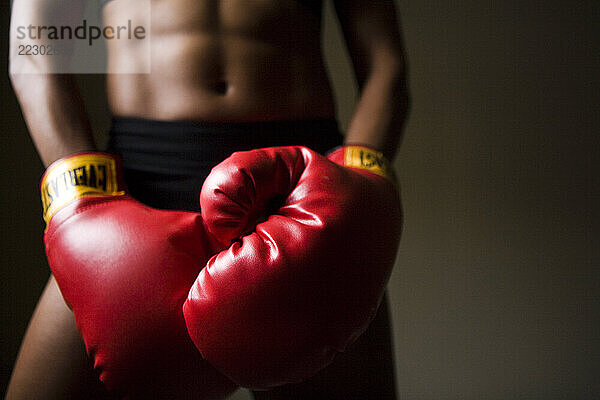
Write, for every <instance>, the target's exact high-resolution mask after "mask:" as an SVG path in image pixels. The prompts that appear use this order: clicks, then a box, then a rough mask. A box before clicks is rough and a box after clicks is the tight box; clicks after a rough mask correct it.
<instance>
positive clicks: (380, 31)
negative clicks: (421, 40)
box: [334, 0, 410, 158]
mask: <svg viewBox="0 0 600 400" xmlns="http://www.w3.org/2000/svg"><path fill="white" fill-rule="evenodd" d="M334 5H335V9H336V13H337V16H338V19H339V21H340V24H341V27H342V30H343V33H344V38H345V40H346V44H347V47H348V51H349V53H350V57H351V60H352V65H353V68H354V72H355V76H356V79H357V83H358V87H359V98H358V101H357V104H356V107H355V109H354V112H353V115H352V118H351V120H350V123H349V126H348V129H347V132H346V139H345V142H346V144H362V145H366V146H369V147H371V148H373V149H375V150H378V151H381V152H383V154H384V155H385V156H387V157H388V158H392V157H393V156H394V154H395V152H396V150H397V147H398V145H399V142H400V138H401V134H402V127H403V124H404V122H405V119H406V114H407V112H408V108H409V100H410V99H409V93H408V88H407V82H406V58H405V54H404V50H403V46H402V37H401V34H400V30H399V26H398V23H397V18H396V12H395V9H394V5H393V2H392V1H390V0H335V1H334Z"/></svg>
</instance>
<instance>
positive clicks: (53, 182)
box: [40, 153, 125, 224]
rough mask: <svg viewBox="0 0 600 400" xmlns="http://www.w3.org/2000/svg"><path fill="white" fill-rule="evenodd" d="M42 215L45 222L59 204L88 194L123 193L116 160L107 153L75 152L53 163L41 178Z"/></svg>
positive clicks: (57, 208)
mask: <svg viewBox="0 0 600 400" xmlns="http://www.w3.org/2000/svg"><path fill="white" fill-rule="evenodd" d="M40 190H41V192H42V206H43V216H44V221H46V224H48V223H49V222H50V219H51V218H52V216H53V215H54V214H55V213H56V212H57V211H58V210H60V209H61V208H63V207H64V206H66V205H67V204H68V203H70V202H72V201H73V200H75V199H78V198H81V197H87V196H99V195H108V196H113V195H122V194H124V193H125V192H123V191H119V183H118V180H117V161H116V160H115V158H114V157H113V156H111V155H109V154H100V153H86V154H77V155H74V156H70V157H67V158H63V159H61V160H58V161H56V162H55V163H53V164H52V165H51V166H50V167H49V168H48V170H47V171H46V173H45V174H44V177H43V178H42V183H41V185H40Z"/></svg>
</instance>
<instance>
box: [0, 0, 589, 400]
mask: <svg viewBox="0 0 600 400" xmlns="http://www.w3.org/2000/svg"><path fill="white" fill-rule="evenodd" d="M6 3H7V2H2V3H1V5H0V7H2V12H1V18H2V32H4V34H3V35H2V48H1V57H2V59H3V60H6V54H7V35H6V33H7V32H8V17H9V10H8V5H7V4H6ZM397 4H398V9H399V11H400V13H401V16H402V22H403V30H404V35H405V39H406V47H407V53H408V57H409V63H410V86H411V88H412V95H413V109H412V112H411V115H410V119H409V123H408V126H407V128H406V133H405V140H404V143H403V147H402V149H401V152H400V154H399V156H398V158H397V162H396V165H397V169H398V173H399V176H400V178H401V183H402V192H403V197H404V207H405V212H406V225H405V232H404V237H403V242H402V246H401V249H400V253H399V257H398V263H397V266H396V269H395V272H394V275H393V277H392V280H391V282H390V295H391V300H392V303H393V319H394V339H395V347H396V368H397V378H398V392H399V394H400V396H401V398H402V399H433V398H441V399H481V398H485V399H507V398H527V399H562V398H569V399H572V398H579V399H587V398H598V397H600V380H599V379H598V373H599V371H600V356H599V350H600V343H599V342H600V335H599V326H600V324H599V318H598V317H599V312H598V311H599V307H598V296H599V290H598V289H599V280H598V261H599V251H598V247H599V245H600V244H599V243H598V218H597V216H598V215H597V207H596V205H597V203H598V199H599V197H598V184H599V182H598V175H597V173H598V172H597V171H598V169H597V167H598V153H599V152H598V145H597V144H596V142H597V138H596V136H597V134H598V129H599V128H600V117H599V112H598V105H599V104H600V101H599V100H600V84H599V83H600V82H599V80H600V43H599V42H600V36H599V35H600V26H599V25H600V2H598V1H559V0H546V1H537V0H536V1H519V0H505V1H494V2H492V1H481V0H477V1H475V0H464V1H461V2H442V1H410V0H408V1H397ZM336 29H337V27H336V25H335V23H334V22H332V19H331V10H330V9H328V12H327V18H326V41H325V47H326V51H327V56H328V63H329V65H330V66H331V67H332V68H331V69H332V71H335V72H332V79H333V81H334V83H335V85H336V93H337V94H338V98H339V111H340V119H341V120H342V124H345V121H347V118H348V116H349V115H350V113H351V109H352V104H353V101H354V99H355V88H354V85H353V84H352V82H351V80H350V79H349V68H348V65H347V58H346V57H347V56H346V55H345V54H344V53H340V48H341V46H340V45H339V36H338V32H337V31H336ZM0 66H1V70H0V75H1V76H0V85H1V90H0V93H1V96H2V97H1V104H2V105H1V112H2V118H1V122H0V128H1V130H2V131H1V135H0V137H1V147H0V148H1V150H2V157H1V160H2V161H1V163H2V164H1V166H0V168H1V170H0V171H1V173H0V176H1V186H0V187H1V190H2V192H1V202H2V203H1V210H2V212H1V213H0V215H1V217H0V218H1V222H0V227H1V232H2V233H1V234H2V236H1V241H0V244H1V246H2V247H1V250H0V255H1V257H2V259H1V268H2V277H1V278H0V288H1V308H0V314H1V318H2V321H1V322H0V326H1V332H0V346H1V347H0V357H1V377H2V379H1V381H0V391H2V392H3V391H4V388H5V385H6V382H7V380H8V376H9V374H10V370H11V368H12V363H13V362H14V358H15V356H16V352H17V349H18V345H19V343H20V340H21V337H22V335H23V333H24V331H25V328H26V324H27V321H28V319H29V316H30V315H31V312H32V310H33V307H34V305H35V302H36V300H37V297H38V296H39V294H40V292H41V290H42V287H43V285H44V283H45V281H46V279H47V277H48V274H49V272H48V268H47V265H46V264H45V261H44V255H43V244H42V234H43V225H42V220H41V216H40V203H39V199H38V181H39V178H40V176H41V173H42V165H41V163H40V161H39V159H38V158H37V155H36V153H35V151H34V148H33V145H32V143H31V141H30V139H29V138H28V134H27V131H26V128H25V125H24V123H23V120H22V117H21V114H20V111H19V109H18V107H17V104H16V101H15V99H14V96H13V94H12V91H11V89H10V86H9V84H8V80H7V73H6V61H3V62H0ZM81 82H82V85H83V87H84V91H85V96H86V98H87V100H88V104H89V108H90V112H91V114H92V118H93V121H94V125H95V129H96V131H97V132H98V133H99V134H100V136H101V134H102V132H104V131H105V130H106V127H107V126H108V121H109V119H108V116H107V114H106V106H105V99H104V98H102V97H98V96H101V93H102V92H103V87H102V79H101V77H99V76H85V77H82V79H81ZM40 368H52V366H50V365H47V366H45V365H40ZM235 397H236V398H237V399H244V398H247V394H246V392H243V391H240V392H238V393H237V394H236V395H235Z"/></svg>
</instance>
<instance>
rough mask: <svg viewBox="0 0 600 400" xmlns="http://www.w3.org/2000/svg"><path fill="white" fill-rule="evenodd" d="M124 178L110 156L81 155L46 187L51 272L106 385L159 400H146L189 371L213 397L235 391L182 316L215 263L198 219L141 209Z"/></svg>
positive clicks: (50, 173) (47, 179)
mask: <svg viewBox="0 0 600 400" xmlns="http://www.w3.org/2000/svg"><path fill="white" fill-rule="evenodd" d="M119 171H120V168H119V163H118V160H117V159H116V158H115V157H114V156H112V155H109V154H103V153H82V154H76V155H73V156H70V157H67V158H65V159H62V160H59V161H57V162H55V163H54V164H52V165H51V166H50V167H49V168H48V170H47V171H46V173H45V174H44V177H43V178H42V183H41V191H42V203H43V206H44V219H45V220H46V222H47V224H48V226H47V229H46V232H45V237H44V241H45V244H46V254H47V257H48V262H49V264H50V268H51V269H52V272H53V273H54V276H55V278H56V281H57V283H58V286H59V288H60V290H61V292H62V294H63V297H64V299H65V301H66V302H67V304H68V305H69V307H71V308H72V310H73V313H74V315H75V321H76V324H77V328H78V329H79V331H80V333H81V335H82V337H83V340H84V342H85V346H86V349H87V352H88V354H89V355H90V356H91V357H92V358H93V362H94V367H95V368H96V369H97V370H98V372H99V373H100V380H101V381H102V382H103V383H104V384H105V385H106V387H107V388H108V389H110V390H115V391H117V392H118V393H119V394H121V395H124V396H126V397H129V396H134V397H140V396H141V397H145V398H148V396H150V397H151V398H154V397H155V396H157V392H156V391H153V392H152V393H150V394H149V395H146V394H143V393H144V391H145V390H149V389H148V388H149V387H152V384H156V386H159V384H157V382H161V379H163V378H164V377H167V376H168V375H169V373H170V372H171V371H170V370H175V371H178V370H179V369H181V368H184V366H185V368H188V367H189V368H191V369H192V370H193V371H198V375H197V377H196V380H198V381H199V382H196V383H197V384H198V385H199V386H200V390H203V391H204V394H205V395H207V396H212V395H214V394H215V393H221V392H227V391H230V390H232V388H233V384H232V382H230V381H228V380H227V379H226V378H225V377H223V376H222V375H221V374H219V373H218V372H217V371H216V370H214V368H212V367H211V366H210V365H209V364H208V363H207V362H206V361H204V360H203V359H202V358H201V356H200V354H199V353H198V350H197V349H196V348H195V347H194V345H193V343H192V342H191V340H190V338H189V336H188V334H187V330H186V327H185V322H184V319H183V314H182V309H181V307H182V304H183V302H184V300H185V298H186V296H187V294H188V290H189V288H190V287H191V285H192V283H193V282H194V279H195V278H196V277H197V275H198V273H199V272H200V270H201V269H202V268H203V267H204V265H205V263H206V261H207V260H208V259H209V256H210V254H211V252H210V251H209V249H210V248H211V246H210V244H209V241H208V239H207V235H206V233H205V230H204V226H203V223H202V219H201V217H200V215H199V214H197V213H191V212H179V211H178V212H175V211H162V210H156V209H152V208H150V207H147V206H145V205H143V204H141V203H139V202H137V201H136V200H134V199H132V198H131V197H129V196H128V195H127V194H125V192H124V191H123V184H122V182H121V178H120V172H119ZM173 379H175V380H177V379H179V380H182V379H181V378H180V377H179V376H176V377H175V378H173ZM201 380H204V381H202V382H201ZM165 382H172V378H166V380H165ZM180 383H181V385H187V386H188V387H191V386H193V385H194V384H196V383H194V384H192V383H190V382H180ZM152 390H156V389H152ZM158 390H159V391H160V389H158ZM165 390H166V389H165Z"/></svg>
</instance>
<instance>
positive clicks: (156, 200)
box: [107, 118, 343, 211]
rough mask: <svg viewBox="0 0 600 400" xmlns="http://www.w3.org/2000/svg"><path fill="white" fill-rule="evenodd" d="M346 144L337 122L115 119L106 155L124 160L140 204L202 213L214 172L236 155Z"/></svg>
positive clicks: (319, 149) (323, 149)
mask: <svg viewBox="0 0 600 400" xmlns="http://www.w3.org/2000/svg"><path fill="white" fill-rule="evenodd" d="M342 141H343V136H342V135H341V134H340V132H339V130H338V126H337V123H336V121H335V120H333V119H319V120H300V121H276V122H246V123H220V122H215V123H209V122H192V121H154V120H146V119H137V118H115V119H113V121H112V127H111V129H110V139H109V142H108V148H107V151H108V152H110V153H114V154H118V155H120V156H121V158H122V160H123V174H124V178H125V182H126V184H127V189H128V191H129V192H130V193H131V195H132V196H133V197H134V198H136V199H137V200H139V201H141V202H142V203H144V204H147V205H149V206H151V207H155V208H160V209H167V210H187V211H198V210H199V208H200V205H199V203H198V198H199V195H200V189H201V188H202V183H203V182H204V180H205V179H206V177H207V176H208V174H209V173H210V170H211V168H212V167H214V166H215V165H217V164H218V163H220V162H221V161H223V160H224V159H226V158H227V157H229V156H230V155H231V153H233V152H235V151H243V150H252V149H258V148H262V147H271V146H291V145H302V146H307V147H309V148H311V149H313V150H315V151H317V152H319V153H325V152H327V151H328V150H330V149H332V148H334V147H336V146H339V145H340V144H341V143H342Z"/></svg>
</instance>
